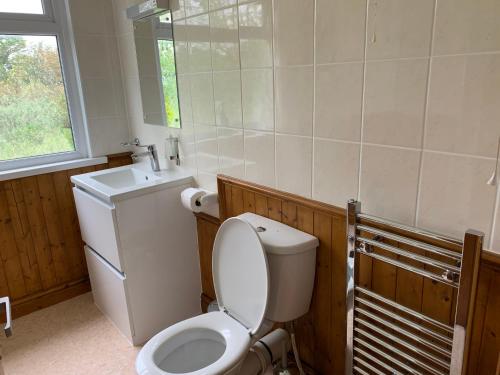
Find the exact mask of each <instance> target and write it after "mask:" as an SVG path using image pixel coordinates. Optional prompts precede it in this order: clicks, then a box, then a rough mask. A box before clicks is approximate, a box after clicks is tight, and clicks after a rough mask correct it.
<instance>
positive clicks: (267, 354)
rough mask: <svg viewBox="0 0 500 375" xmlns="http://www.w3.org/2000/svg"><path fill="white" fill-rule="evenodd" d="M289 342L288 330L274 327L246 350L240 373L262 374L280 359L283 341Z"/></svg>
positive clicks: (243, 374) (245, 374)
mask: <svg viewBox="0 0 500 375" xmlns="http://www.w3.org/2000/svg"><path fill="white" fill-rule="evenodd" d="M284 342H285V343H286V344H287V345H288V343H289V342H290V337H289V335H288V332H287V331H285V330H284V329H282V328H278V329H275V330H274V331H272V332H271V333H269V334H268V335H266V336H264V337H263V338H261V339H260V340H259V341H257V342H256V343H255V344H254V345H253V346H252V347H251V348H250V351H249V352H248V355H247V356H246V358H245V360H244V361H243V363H242V365H241V369H240V372H239V374H240V375H260V374H263V373H264V372H265V371H266V370H267V369H268V368H269V366H270V365H272V364H273V363H274V362H276V361H277V360H280V359H281V357H282V353H283V350H282V348H283V343H284Z"/></svg>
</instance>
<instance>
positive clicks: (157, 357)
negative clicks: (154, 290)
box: [136, 213, 318, 375]
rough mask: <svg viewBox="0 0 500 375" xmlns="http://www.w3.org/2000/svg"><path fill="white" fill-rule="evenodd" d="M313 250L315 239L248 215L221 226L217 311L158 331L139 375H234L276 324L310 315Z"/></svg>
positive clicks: (217, 240) (216, 273)
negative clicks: (258, 342)
mask: <svg viewBox="0 0 500 375" xmlns="http://www.w3.org/2000/svg"><path fill="white" fill-rule="evenodd" d="M317 246H318V239H317V238H316V237H313V236H311V235H309V234H307V233H304V232H301V231H299V230H296V229H294V228H291V227H289V226H287V225H284V224H282V223H279V222H276V221H273V220H270V219H267V218H265V217H261V216H258V215H255V214H252V213H245V214H242V215H240V216H238V217H234V218H230V219H228V220H226V221H225V222H224V223H223V224H222V225H221V227H220V229H219V231H218V232H217V236H216V238H215V244H214V250H213V256H212V266H213V278H214V285H215V292H216V295H217V301H218V303H219V309H220V311H218V312H211V313H207V314H203V315H199V316H196V317H194V318H191V319H187V320H184V321H182V322H179V323H177V324H174V325H173V326H170V327H168V328H167V329H165V330H163V331H162V332H160V333H158V334H157V335H156V336H154V337H153V338H152V339H151V340H150V341H149V342H148V343H146V345H145V346H144V347H143V348H142V350H141V351H140V353H139V355H138V357H137V361H136V370H137V373H138V374H140V375H169V374H190V375H201V374H203V375H212V374H213V375H216V374H217V375H220V374H236V373H238V372H239V370H240V366H241V365H242V363H243V361H244V360H245V357H246V356H247V353H248V351H249V349H250V347H251V346H252V345H253V344H254V343H255V342H256V341H257V340H259V339H260V338H261V337H262V336H263V335H265V334H266V333H268V332H269V330H270V329H271V327H272V325H273V323H274V322H286V321H291V320H294V319H297V318H299V317H300V316H302V315H304V314H305V313H306V312H307V311H308V310H309V305H310V302H311V296H312V291H313V285H314V272H315V263H316V248H317Z"/></svg>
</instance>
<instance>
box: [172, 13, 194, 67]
mask: <svg viewBox="0 0 500 375" xmlns="http://www.w3.org/2000/svg"><path fill="white" fill-rule="evenodd" d="M191 27H193V26H191ZM172 28H173V32H174V40H175V43H174V48H175V68H176V70H177V74H183V73H189V38H188V35H189V34H188V27H187V26H186V20H184V19H183V20H179V21H174V23H173V26H172Z"/></svg>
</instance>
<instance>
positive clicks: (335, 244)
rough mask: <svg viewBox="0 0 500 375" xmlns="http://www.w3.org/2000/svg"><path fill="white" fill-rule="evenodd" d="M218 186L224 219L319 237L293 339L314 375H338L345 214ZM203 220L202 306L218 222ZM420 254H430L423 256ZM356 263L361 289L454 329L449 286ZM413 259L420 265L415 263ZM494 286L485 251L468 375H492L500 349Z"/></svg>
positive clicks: (249, 188)
mask: <svg viewBox="0 0 500 375" xmlns="http://www.w3.org/2000/svg"><path fill="white" fill-rule="evenodd" d="M218 189H219V199H220V214H221V215H220V216H221V220H224V219H226V218H228V217H231V216H235V215H238V214H240V213H242V212H255V213H257V214H259V215H262V216H265V217H271V218H274V219H275V220H278V221H281V222H283V223H285V224H287V225H290V226H292V227H295V228H298V229H299V230H302V231H304V232H307V233H310V234H314V235H316V236H317V237H318V238H319V239H320V247H319V249H318V253H317V271H316V280H315V290H314V295H313V300H312V304H311V308H310V311H309V313H307V314H306V315H305V316H303V317H301V318H300V319H299V320H298V323H297V326H296V331H297V341H298V346H299V352H300V355H301V358H302V359H303V361H304V362H305V363H306V364H307V365H309V366H310V367H311V368H313V369H314V370H315V371H316V372H317V373H319V374H343V372H344V358H345V353H344V350H345V339H346V320H345V316H346V310H345V290H346V284H345V283H346V238H345V233H346V228H345V212H344V210H343V209H341V208H338V207H334V206H330V205H326V204H322V203H320V202H315V201H312V200H309V199H305V198H302V197H298V196H295V195H292V194H288V193H283V192H280V191H277V190H274V189H270V188H266V187H262V186H259V185H254V184H251V183H246V182H244V181H240V180H237V179H233V178H229V177H225V176H219V179H218ZM207 220H208V219H207V217H206V216H205V217H198V230H199V236H200V238H199V241H200V243H201V242H203V245H202V246H201V245H200V257H205V258H204V260H201V268H202V275H203V274H206V275H209V277H206V278H205V281H204V286H203V292H204V293H205V294H206V295H204V296H203V297H202V298H203V299H204V300H205V302H204V303H206V301H207V300H209V299H211V298H214V297H215V295H214V293H213V286H212V281H211V280H212V279H211V277H212V274H211V260H209V259H211V251H212V250H211V247H212V246H213V238H214V237H215V233H216V228H217V227H218V224H219V222H218V221H217V220H215V219H213V218H212V219H211V222H210V223H208V222H207ZM207 226H209V227H210V229H208V231H207V228H204V227H207ZM380 229H384V228H380ZM401 234H404V235H407V233H401ZM204 237H206V238H204ZM416 239H418V238H416ZM390 244H391V245H394V246H397V247H400V248H403V249H404V248H405V246H406V245H404V244H400V243H395V242H391V243H390ZM448 248H449V249H451V250H455V251H457V250H458V249H459V248H458V246H456V245H454V244H450V245H449V246H448ZM201 253H206V255H203V254H201ZM421 254H424V255H426V256H431V257H435V256H434V255H432V254H428V253H426V252H423V251H421ZM386 255H389V254H387V253H386ZM360 258H361V260H360V266H359V267H360V268H359V271H360V272H359V277H360V284H361V285H365V286H366V287H368V288H371V289H375V290H376V291H377V292H379V293H381V294H383V295H385V296H387V297H388V298H391V299H393V300H395V301H397V302H399V303H401V304H403V305H405V306H408V307H410V308H413V309H415V310H417V311H422V312H425V313H426V314H430V315H431V316H433V317H435V318H436V319H438V320H441V321H443V322H445V323H448V324H452V322H453V321H454V315H455V310H454V308H453V304H454V303H455V301H456V293H454V290H453V288H451V287H447V286H443V285H442V284H440V283H435V282H432V281H430V280H427V279H424V278H423V277H421V276H418V275H414V274H413V273H409V272H407V271H404V270H401V269H397V268H395V267H393V266H388V265H385V264H377V262H375V261H372V260H371V259H370V258H367V257H364V256H361V257H360ZM439 259H440V260H444V259H443V258H439ZM407 261H408V260H407ZM412 262H413V263H414V264H415V265H419V266H421V265H420V264H419V262H416V261H412ZM204 264H205V265H204ZM208 264H210V267H209V266H207V265H208ZM499 285H500V255H498V254H496V255H495V254H491V253H489V252H484V251H483V261H482V264H481V270H480V277H479V282H478V292H477V300H476V307H475V314H474V318H473V331H472V338H471V349H470V356H469V362H468V369H469V370H468V373H469V374H471V375H472V374H474V375H475V374H494V373H495V370H496V366H497V363H498V360H499V350H500V319H498V315H499V314H500V291H499V287H498V286H499ZM207 295H210V296H207ZM395 334H396V335H398V333H395Z"/></svg>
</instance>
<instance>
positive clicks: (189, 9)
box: [184, 0, 209, 17]
mask: <svg viewBox="0 0 500 375" xmlns="http://www.w3.org/2000/svg"><path fill="white" fill-rule="evenodd" d="M208 1H209V0H187V1H185V3H184V9H185V12H186V16H187V17H189V16H193V15H195V14H201V13H206V12H208V10H209V5H208Z"/></svg>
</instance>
